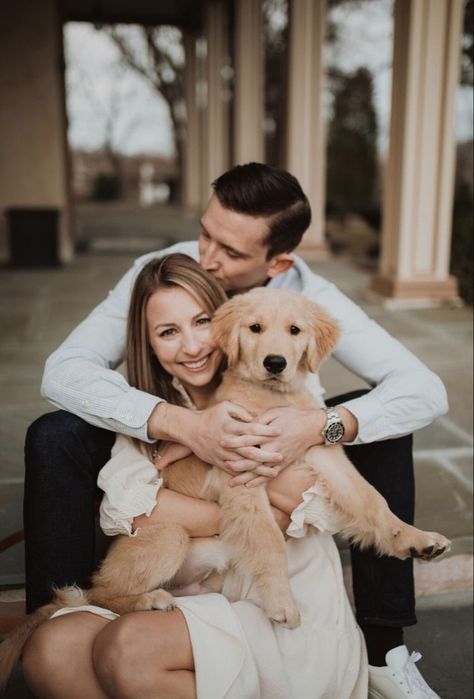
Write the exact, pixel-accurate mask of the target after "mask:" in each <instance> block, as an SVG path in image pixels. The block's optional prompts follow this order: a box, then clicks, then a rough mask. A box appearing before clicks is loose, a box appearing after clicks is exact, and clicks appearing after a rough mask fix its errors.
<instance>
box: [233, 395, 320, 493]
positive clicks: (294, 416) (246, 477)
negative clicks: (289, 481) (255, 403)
mask: <svg viewBox="0 0 474 699" xmlns="http://www.w3.org/2000/svg"><path fill="white" fill-rule="evenodd" d="M326 419H327V418H326V413H325V412H324V410H322V409H321V408H311V409H309V410H301V409H300V408H290V407H288V408H271V409H270V410H267V411H266V412H265V413H263V414H262V415H261V416H260V417H259V419H258V422H259V423H261V424H264V425H268V426H269V427H275V428H276V429H277V430H278V431H279V433H280V434H279V436H278V437H275V438H273V439H268V440H267V441H266V444H265V448H266V449H270V450H271V451H276V452H278V453H279V454H281V455H282V457H283V458H282V460H281V462H280V463H278V464H277V465H275V466H273V468H271V476H272V477H276V476H277V475H278V474H279V473H280V472H281V471H282V470H283V469H284V468H286V467H287V466H289V465H290V464H293V463H294V462H295V461H298V460H299V459H300V458H301V456H302V455H303V454H304V452H305V451H306V450H307V449H309V447H312V446H316V445H318V444H323V443H324V439H323V437H322V434H321V432H322V430H323V428H324V427H325V425H326ZM266 477H268V474H267V473H266V472H263V469H262V468H260V469H259V470H256V469H252V470H251V469H245V472H244V473H241V474H240V475H238V476H236V477H235V478H232V480H231V481H230V485H232V486H235V485H244V484H245V485H247V487H252V488H253V487H256V486H257V485H261V484H262V483H264V482H265V480H266Z"/></svg>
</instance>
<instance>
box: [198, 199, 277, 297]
mask: <svg viewBox="0 0 474 699" xmlns="http://www.w3.org/2000/svg"><path fill="white" fill-rule="evenodd" d="M267 233H268V219H266V218H264V217H261V216H258V217H254V216H249V215H248V214H240V213H237V212H236V211H231V210H230V209H225V208H224V207H223V206H222V204H221V203H220V202H219V200H218V198H217V197H216V196H215V195H214V196H213V197H212V198H211V200H210V202H209V204H208V206H207V209H206V210H205V212H204V214H203V217H202V219H201V233H200V235H199V256H200V262H201V267H202V268H203V269H205V270H206V271H207V272H210V273H211V274H212V275H213V276H214V277H215V278H216V279H218V280H219V282H220V283H221V284H222V286H223V287H224V289H225V290H226V291H227V292H234V293H235V292H237V293H242V292H244V291H248V290H249V289H252V288H253V287H255V286H261V285H262V284H264V283H265V282H266V280H267V279H268V277H269V276H274V275H275V273H274V267H275V260H276V258H273V260H267V259H266V255H267V252H268V247H267V246H264V245H263V240H264V238H265V237H266V235H267ZM277 257H278V256H277Z"/></svg>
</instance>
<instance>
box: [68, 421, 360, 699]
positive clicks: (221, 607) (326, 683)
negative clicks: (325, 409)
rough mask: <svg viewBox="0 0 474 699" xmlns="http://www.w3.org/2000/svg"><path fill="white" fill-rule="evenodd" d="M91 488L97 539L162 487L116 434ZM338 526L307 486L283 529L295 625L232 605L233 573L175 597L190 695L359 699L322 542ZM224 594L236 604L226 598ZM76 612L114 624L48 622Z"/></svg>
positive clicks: (355, 660)
mask: <svg viewBox="0 0 474 699" xmlns="http://www.w3.org/2000/svg"><path fill="white" fill-rule="evenodd" d="M98 484H99V487H100V488H102V490H104V498H103V501H102V505H101V512H100V523H101V527H102V528H103V530H104V531H105V533H106V534H109V535H115V534H124V535H128V536H133V530H132V522H133V518H134V517H136V516H138V515H141V514H143V513H146V514H148V515H150V513H151V512H152V510H153V508H154V507H155V505H156V495H157V492H158V490H159V488H160V487H161V485H162V481H161V479H160V478H159V477H158V474H157V471H156V468H155V466H154V464H152V463H151V462H150V461H149V460H148V459H147V458H146V457H144V456H143V454H141V452H140V451H139V450H138V449H136V447H135V446H134V445H133V444H132V442H131V441H130V440H128V439H127V438H125V437H123V436H120V435H119V436H117V439H116V443H115V446H114V448H113V450H112V456H111V459H110V461H109V462H108V463H107V464H106V465H105V466H104V468H103V469H102V470H101V472H100V474H99V479H98ZM339 528H340V527H339V523H338V521H337V518H336V517H335V515H334V512H333V511H332V510H331V508H330V507H329V506H328V504H327V502H326V501H325V499H324V498H323V497H322V495H321V494H320V493H319V491H318V488H317V485H315V486H313V487H311V488H310V489H309V490H307V491H306V492H305V493H304V495H303V502H302V503H301V504H300V505H299V506H298V507H297V508H296V510H294V512H293V513H292V515H291V523H290V525H289V527H288V530H287V534H288V536H289V539H288V541H287V556H288V570H289V574H290V583H291V588H292V592H293V595H294V598H295V601H296V603H297V604H298V607H299V609H300V612H301V625H300V626H299V627H298V628H296V629H291V630H290V629H285V628H283V627H282V626H280V625H279V624H276V623H273V622H271V621H269V620H268V618H267V617H266V616H265V614H264V613H263V612H262V611H261V609H260V608H259V607H257V606H256V605H255V604H253V603H252V602H248V601H245V599H242V598H245V596H246V592H247V590H246V587H245V585H246V584H245V582H244V581H243V580H240V579H237V578H236V577H235V575H231V576H229V577H228V578H227V580H226V583H225V587H224V590H223V593H224V594H216V593H206V594H199V595H194V596H186V597H178V598H177V606H178V608H179V609H180V610H181V612H182V613H183V615H184V617H185V619H186V622H187V625H188V630H189V635H190V638H191V643H192V647H193V654H194V663H195V671H196V684H197V695H198V699H367V683H368V665H367V656H366V650H365V643H364V639H363V636H362V632H361V631H360V629H359V627H358V626H357V624H356V621H355V619H354V615H353V613H352V609H351V607H350V604H349V600H348V598H347V595H346V591H345V588H344V584H343V578H342V566H341V561H340V557H339V553H338V550H337V548H336V545H335V543H334V540H333V537H332V533H335V532H336V531H338V529H339ZM226 593H227V594H228V596H229V598H230V599H237V600H240V601H236V602H230V601H228V599H227V598H226V596H225V594H226ZM78 611H89V612H92V613H95V614H99V615H101V616H103V617H105V618H108V619H110V620H113V619H115V618H117V614H114V613H113V612H111V611H110V610H107V609H102V608H99V607H93V606H85V607H75V608H72V607H71V608H69V607H68V608H64V609H61V610H59V611H58V612H56V614H55V615H54V616H60V615H62V614H68V613H74V612H78ZM150 613H153V614H156V613H160V614H162V613H164V612H150Z"/></svg>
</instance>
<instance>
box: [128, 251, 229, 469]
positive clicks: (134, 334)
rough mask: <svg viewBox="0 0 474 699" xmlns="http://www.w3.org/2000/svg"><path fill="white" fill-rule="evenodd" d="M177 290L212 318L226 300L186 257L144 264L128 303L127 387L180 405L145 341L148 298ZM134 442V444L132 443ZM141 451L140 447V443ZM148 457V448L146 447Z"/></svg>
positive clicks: (208, 275) (173, 256) (169, 380)
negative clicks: (198, 304) (188, 295)
mask: <svg viewBox="0 0 474 699" xmlns="http://www.w3.org/2000/svg"><path fill="white" fill-rule="evenodd" d="M174 286H175V287H180V288H181V289H184V290H185V291H187V292H188V293H190V294H191V295H192V296H194V298H195V299H196V300H197V301H198V302H199V303H201V304H202V306H203V308H204V310H205V311H206V312H207V313H209V315H211V316H212V315H213V314H214V312H215V311H216V310H217V308H219V306H221V305H222V304H223V303H224V302H225V301H226V300H227V297H226V295H225V292H224V290H223V289H222V287H221V286H220V284H219V283H218V282H217V281H216V280H215V279H214V277H212V276H211V275H210V274H208V273H207V272H205V271H204V270H202V269H201V267H200V266H199V264H198V263H197V262H196V261H195V260H193V259H192V258H191V257H188V255H183V254H182V253H173V254H171V255H166V256H165V257H161V258H157V259H154V260H151V262H148V263H147V264H146V265H145V266H144V267H143V269H142V270H141V271H140V273H139V275H138V277H137V278H136V280H135V284H134V287H133V291H132V296H131V299H130V308H129V312H128V321H127V350H126V352H127V354H126V359H127V374H128V381H129V384H130V385H131V386H132V387H133V388H137V389H138V390H140V391H145V392H146V393H151V394H152V395H156V396H160V398H164V399H165V400H166V401H167V402H169V403H174V404H175V405H181V404H182V398H181V396H180V394H179V393H178V391H177V390H176V389H175V388H174V386H173V385H172V378H173V377H172V376H170V374H168V372H166V371H165V370H164V369H163V367H162V366H161V364H160V362H159V361H158V359H157V358H156V356H155V354H154V353H153V350H152V348H151V345H150V341H149V338H148V327H147V321H146V308H147V304H148V301H149V299H150V297H151V296H152V295H153V294H154V293H155V292H156V291H157V290H158V289H160V288H170V287H174ZM134 441H135V440H134ZM140 444H141V445H142V447H143V443H140ZM146 451H147V453H148V455H149V456H151V453H152V451H153V446H152V445H147V448H146Z"/></svg>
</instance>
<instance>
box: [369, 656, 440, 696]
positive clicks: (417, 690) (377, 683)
mask: <svg viewBox="0 0 474 699" xmlns="http://www.w3.org/2000/svg"><path fill="white" fill-rule="evenodd" d="M420 658H421V653H412V654H411V655H408V650H407V647H406V646H398V647H397V648H392V650H389V652H388V653H387V655H386V656H385V662H386V663H387V664H386V665H384V667H374V666H373V665H369V699H407V697H408V698H409V699H440V697H439V696H438V695H437V694H435V692H433V690H432V689H430V688H429V687H428V685H427V684H426V682H425V680H424V679H423V677H422V675H421V673H420V671H419V670H418V668H417V667H416V665H415V663H416V662H418V660H419V659H420Z"/></svg>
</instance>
